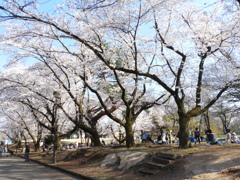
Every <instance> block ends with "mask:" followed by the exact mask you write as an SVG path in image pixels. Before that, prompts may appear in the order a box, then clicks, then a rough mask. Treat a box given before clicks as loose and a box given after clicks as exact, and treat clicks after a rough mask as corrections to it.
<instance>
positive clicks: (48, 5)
mask: <svg viewBox="0 0 240 180" xmlns="http://www.w3.org/2000/svg"><path fill="white" fill-rule="evenodd" d="M195 1H196V2H197V3H199V4H200V5H203V6H205V7H208V8H210V6H211V5H212V4H213V3H214V2H216V0H195ZM2 2H3V1H2V0H0V4H2ZM39 2H41V3H40V7H39V8H40V10H43V11H46V12H48V13H51V10H53V7H54V6H56V5H58V4H61V2H62V0H39ZM217 2H220V0H219V1H217ZM0 30H1V27H0ZM7 58H8V57H7V56H6V55H3V53H2V52H1V51H0V71H2V70H4V65H5V64H7ZM33 63H34V60H33V59H32V60H31V59H30V60H28V61H26V62H25V63H24V64H25V65H31V64H33Z"/></svg>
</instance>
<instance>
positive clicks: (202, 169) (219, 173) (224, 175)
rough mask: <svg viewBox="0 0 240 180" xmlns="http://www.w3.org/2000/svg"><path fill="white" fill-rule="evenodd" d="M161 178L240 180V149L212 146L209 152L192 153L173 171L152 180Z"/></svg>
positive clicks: (163, 173)
mask: <svg viewBox="0 0 240 180" xmlns="http://www.w3.org/2000/svg"><path fill="white" fill-rule="evenodd" d="M223 170H225V171H223ZM160 176H161V179H164V180H176V179H178V180H187V179H189V180H190V179H197V180H206V179H208V180H219V179H221V180H222V179H226V180H236V179H240V148H239V147H233V146H228V147H213V146H211V147H209V149H208V151H207V152H195V153H191V154H189V155H187V156H186V157H185V158H184V159H183V160H182V161H181V162H179V163H176V164H175V165H174V166H173V168H172V169H170V170H166V171H162V172H160V173H159V174H158V175H156V176H154V178H152V179H151V180H157V179H159V177H160ZM149 180H150V177H149Z"/></svg>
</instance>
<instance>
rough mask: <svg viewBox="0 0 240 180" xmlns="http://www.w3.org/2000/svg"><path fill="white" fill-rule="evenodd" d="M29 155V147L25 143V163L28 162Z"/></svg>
mask: <svg viewBox="0 0 240 180" xmlns="http://www.w3.org/2000/svg"><path fill="white" fill-rule="evenodd" d="M29 153H30V147H29V144H28V142H26V143H25V154H24V156H25V161H27V162H29Z"/></svg>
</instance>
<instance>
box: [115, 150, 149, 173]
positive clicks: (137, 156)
mask: <svg viewBox="0 0 240 180" xmlns="http://www.w3.org/2000/svg"><path fill="white" fill-rule="evenodd" d="M148 156H149V154H148V153H147V152H131V153H129V154H127V155H126V156H124V157H123V158H121V161H120V165H119V166H118V169H121V170H128V169H129V168H131V167H133V166H136V165H138V164H140V163H141V162H143V161H144V160H145V159H146V158H147V157H148Z"/></svg>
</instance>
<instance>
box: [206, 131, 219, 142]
mask: <svg viewBox="0 0 240 180" xmlns="http://www.w3.org/2000/svg"><path fill="white" fill-rule="evenodd" d="M207 140H208V143H210V144H211V145H212V144H217V143H218V142H217V141H216V138H215V135H214V134H213V133H212V130H211V129H209V130H208V131H207Z"/></svg>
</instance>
